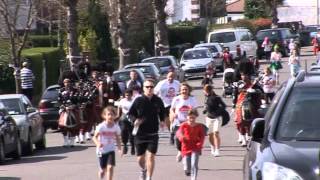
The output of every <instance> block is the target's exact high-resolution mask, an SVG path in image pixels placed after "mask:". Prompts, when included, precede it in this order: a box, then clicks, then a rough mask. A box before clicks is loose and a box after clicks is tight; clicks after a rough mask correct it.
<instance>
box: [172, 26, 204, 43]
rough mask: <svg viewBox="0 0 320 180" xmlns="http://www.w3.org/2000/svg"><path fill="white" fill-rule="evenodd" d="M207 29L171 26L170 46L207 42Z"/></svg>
mask: <svg viewBox="0 0 320 180" xmlns="http://www.w3.org/2000/svg"><path fill="white" fill-rule="evenodd" d="M206 34H207V32H206V28H203V27H201V26H169V27H168V38H169V44H170V46H175V45H178V44H184V43H191V44H192V45H195V44H198V43H200V41H205V38H206Z"/></svg>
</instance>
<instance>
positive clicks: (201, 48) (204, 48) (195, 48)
mask: <svg viewBox="0 0 320 180" xmlns="http://www.w3.org/2000/svg"><path fill="white" fill-rule="evenodd" d="M194 50H209V49H208V48H206V47H194V48H189V49H186V50H184V52H188V51H194Z"/></svg>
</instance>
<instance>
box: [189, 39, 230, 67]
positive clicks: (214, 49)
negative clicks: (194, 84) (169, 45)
mask: <svg viewBox="0 0 320 180" xmlns="http://www.w3.org/2000/svg"><path fill="white" fill-rule="evenodd" d="M194 47H195V48H196V47H206V48H208V49H209V50H210V51H211V53H212V56H213V59H214V63H215V65H216V68H218V69H219V70H220V71H222V72H223V70H224V67H223V65H224V63H223V58H222V54H223V49H222V46H221V45H220V44H219V43H202V44H196V45H195V46H194Z"/></svg>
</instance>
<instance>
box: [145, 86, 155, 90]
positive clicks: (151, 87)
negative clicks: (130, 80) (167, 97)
mask: <svg viewBox="0 0 320 180" xmlns="http://www.w3.org/2000/svg"><path fill="white" fill-rule="evenodd" d="M144 87H145V88H148V89H149V88H150V89H153V88H154V86H144Z"/></svg>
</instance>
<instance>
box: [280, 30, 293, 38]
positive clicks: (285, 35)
mask: <svg viewBox="0 0 320 180" xmlns="http://www.w3.org/2000/svg"><path fill="white" fill-rule="evenodd" d="M281 35H282V37H283V38H284V39H289V38H291V37H292V34H291V32H290V30H289V29H286V30H282V31H281Z"/></svg>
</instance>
